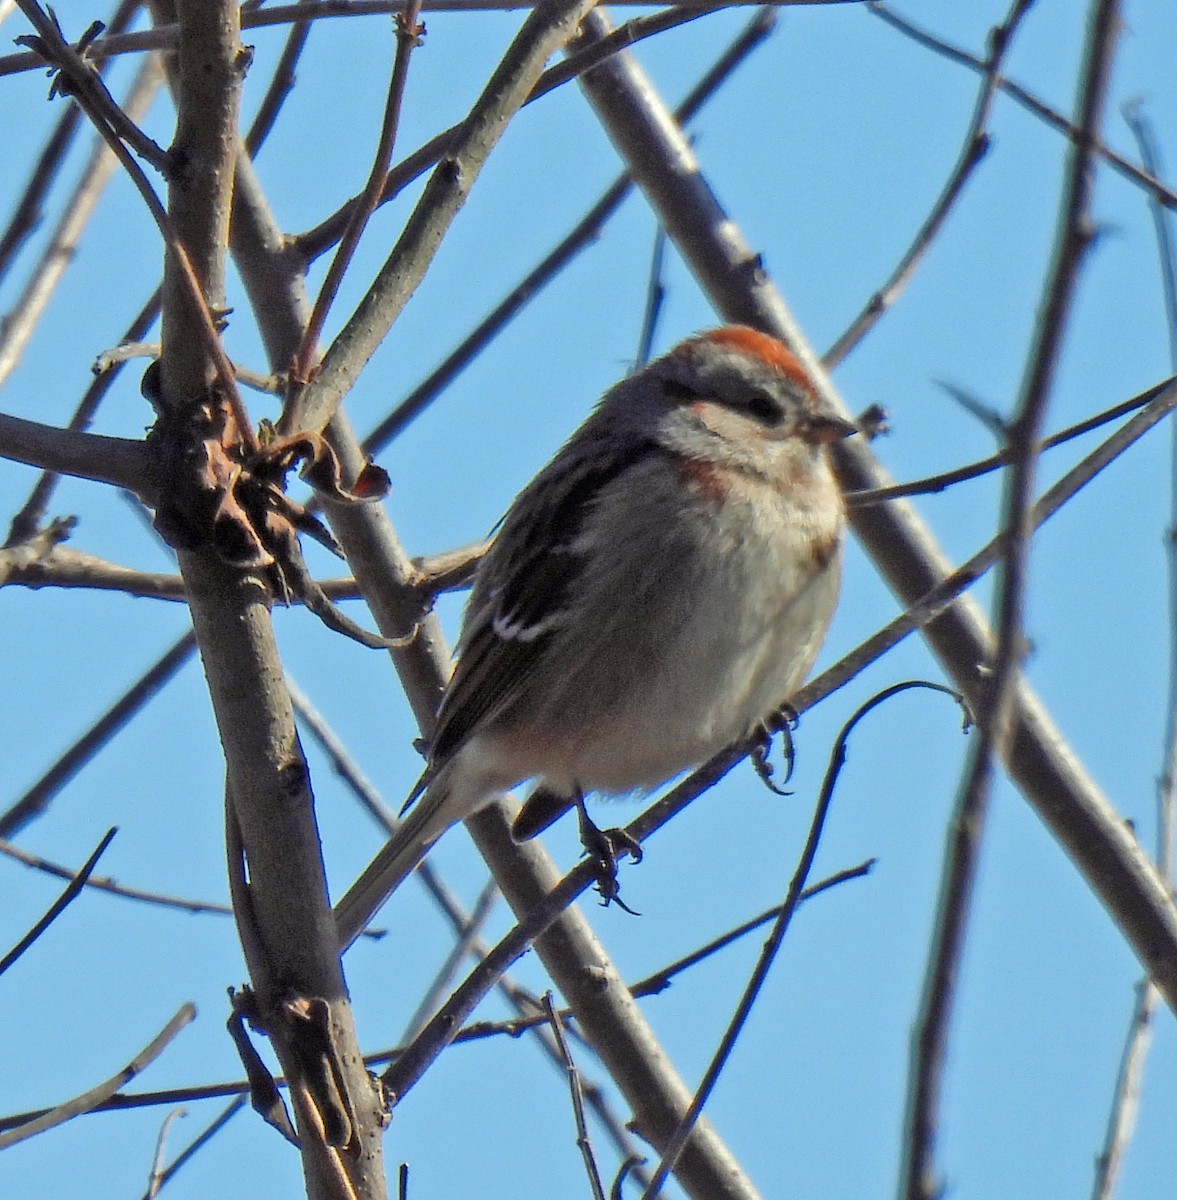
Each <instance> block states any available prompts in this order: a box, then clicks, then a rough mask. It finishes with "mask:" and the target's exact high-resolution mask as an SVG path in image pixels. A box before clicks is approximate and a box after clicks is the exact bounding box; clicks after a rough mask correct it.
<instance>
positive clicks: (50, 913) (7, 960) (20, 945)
mask: <svg viewBox="0 0 1177 1200" xmlns="http://www.w3.org/2000/svg"><path fill="white" fill-rule="evenodd" d="M117 832H118V830H117V829H108V830H107V831H106V834H105V836H104V837H103V838H102V841H100V842H99V843H98V845H97V847H96V848H95V850H94V853H93V854H91V855H90V857H89V858H88V859H86V862H85V863H84V865H83V866H82V869H81V870H80V871H79V872H78V873H77V874H76V875H74V876H73V877H72V878H71V879H70V881H69V885H68V886H67V887H66V889H65V891H64V892H62V893H61V895H60V896H58V897H57V899H56V900H54V902H53V903H52V904H51V905H50V906H49V908H48V910H47V911H46V912H45V915H44V916H43V917H41V919H40V920H39V921H37V923H36V924H35V925H34V926H33V927H32V929H30V930H29V931H28V933H26V934H25V935H24V937H22V938H21V939H20V941H19V942H17V944H16V945H15V946H13V948H12V949H11V950H9V952H8V953H7V954H5V955H4V957H3V958H0V975H3V974H4V972H5V971H7V970H8V968H9V967H11V966H12V964H13V963H14V962H16V960H17V959H18V958H20V956H21V955H22V954H24V952H25V951H26V950H27V949H28V948H29V947H30V946H31V945H32V944H33V943H34V942H35V941H36V940H37V939H38V938H39V937H40V936H41V934H43V933H44V932H45V930H46V929H48V928H49V926H50V925H52V924H53V922H54V921H56V920H57V918H58V917H59V916H61V914H62V913H63V912H64V911H65V910H66V909H67V908H68V907H69V906H70V904H72V903H73V901H74V900H76V899H77V898H78V896H80V895H81V894H82V888H84V887H85V886H86V880H88V879H89V878H90V875H91V873H92V872H93V870H94V868H95V867H96V866H97V865H98V860H99V859H100V858H101V857H102V855H103V853H104V852H105V850H106V847H107V846H109V845H110V843H111V842H112V841H113V839H114V835H115V834H116V833H117Z"/></svg>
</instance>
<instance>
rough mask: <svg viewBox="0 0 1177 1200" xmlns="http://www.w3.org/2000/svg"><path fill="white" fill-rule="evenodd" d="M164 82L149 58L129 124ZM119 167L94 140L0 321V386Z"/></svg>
mask: <svg viewBox="0 0 1177 1200" xmlns="http://www.w3.org/2000/svg"><path fill="white" fill-rule="evenodd" d="M162 82H163V69H162V67H161V65H160V62H159V59H158V58H157V57H155V56H152V57H151V58H148V59H146V60H144V62H143V63H142V64H140V67H139V72H138V74H137V75H136V77H135V80H134V81H133V83H132V84H131V88H130V91H129V92H128V95H127V102H126V104H127V108H126V111H127V113H128V115H129V116H130V117H131V118H132V119H134V118H135V117H137V116H139V115H141V114H143V113H145V112H146V111H147V110H148V108H149V107H150V106H151V103H152V101H153V100H154V99H155V94H156V92H157V91H158V90H159V86H160V84H161V83H162ZM71 107H72V106H71ZM74 111H77V110H76V109H75V110H74ZM117 166H118V160H117V159H116V158H115V157H114V155H113V154H111V152H110V149H109V148H108V147H107V145H106V143H105V142H104V141H102V139H101V138H98V139H97V140H96V144H95V146H94V148H93V150H92V151H91V153H90V156H89V159H88V161H87V163H86V165H85V167H84V168H83V169H82V173H81V176H80V177H79V179H78V182H77V183H76V184H75V185H74V188H73V191H72V192H71V194H70V195H69V197H68V198H67V199H66V202H65V204H64V206H63V208H62V211H61V215H60V216H59V217H58V220H57V224H56V227H55V228H54V230H53V232H52V234H51V235H50V237H49V238H48V240H47V242H46V244H45V247H44V249H43V250H42V252H41V255H40V258H39V259H38V261H37V263H36V265H35V266H34V268H33V269H32V271H30V272H29V276H28V279H27V280H26V282H25V285H24V287H23V288H22V290H21V294H20V296H19V297H18V298H17V301H16V303H15V304H14V305H13V307H12V309H11V310H10V311H9V313H8V314H7V315H6V316H5V317H4V318H3V320H2V321H0V385H2V384H3V383H4V382H5V381H6V380H7V379H8V378H9V377H10V376H11V375H12V372H13V371H14V370H15V369H16V367H17V365H18V364H19V362H20V359H21V356H22V354H23V353H24V351H25V348H26V347H27V346H28V343H29V340H30V338H31V337H32V336H33V331H34V330H35V329H36V326H37V322H38V321H39V320H40V319H41V317H42V315H43V314H44V312H45V310H46V308H47V307H48V305H49V302H50V301H51V300H52V298H53V296H54V295H55V294H56V292H57V288H58V285H59V284H60V283H61V281H62V279H63V278H64V277H65V272H66V270H67V269H68V267H69V266H70V264H71V263H73V262H74V261H75V260H76V258H77V253H78V246H79V244H80V242H81V239H82V235H83V234H84V232H85V230H86V226H87V224H88V223H89V221H90V218H91V217H92V216H93V215H94V212H95V210H96V209H97V206H98V202H99V200H100V199H101V198H102V196H103V194H104V193H105V191H106V187H107V184H108V183H109V182H110V179H111V177H112V176H113V175H114V172H115V168H116V167H117Z"/></svg>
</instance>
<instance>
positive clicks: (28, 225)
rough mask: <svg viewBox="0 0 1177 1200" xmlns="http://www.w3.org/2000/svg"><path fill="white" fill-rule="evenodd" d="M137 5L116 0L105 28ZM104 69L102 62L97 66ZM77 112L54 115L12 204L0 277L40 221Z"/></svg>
mask: <svg viewBox="0 0 1177 1200" xmlns="http://www.w3.org/2000/svg"><path fill="white" fill-rule="evenodd" d="M139 8H140V0H119V4H118V7H117V8H116V9H115V10H114V12H113V13H112V14H111V17H110V20H109V21H108V22H106V28H107V31H108V32H109V33H110V34H113V35H118V34H120V33H122V32H123V31H124V30H125V29H126V28H127V26H128V25H130V23H131V21H132V19H133V18H134V16H135V14H136V13H137V12H138V11H139ZM105 69H106V63H105V62H104V63H103V64H102V66H101V67H100V68H99V70H105ZM81 116H82V114H81V110H80V109H78V108H75V107H73V106H71V107H70V108H68V109H67V110H66V111H65V112H64V113H63V114H62V115H61V117H60V118H58V121H57V124H56V125H55V126H54V129H53V132H52V134H50V136H49V138H48V139H47V140H46V142H45V145H44V148H43V149H42V150H41V153H40V155H39V156H38V158H37V163H36V166H35V167H34V168H33V172H32V174H31V175H30V177H29V181H28V183H27V184H26V185H25V189H24V191H23V192H22V193H21V196H20V199H19V200H17V202H16V204H15V205H14V206H13V209H12V216H11V217H10V218H9V221H8V224H7V225H6V226H5V228H4V232H3V233H2V234H0V279H3V278H4V275H5V273H6V272H7V270H8V268H9V267H10V266H11V265H12V261H13V259H14V258H15V256H16V252H17V251H18V250H19V248H20V246H21V245H22V244H23V242H24V240H25V239H26V238H27V237H28V236H29V234H31V233H32V231H33V230H34V229H35V228H36V227H37V226H38V225H39V224H40V222H41V207H42V205H43V204H44V202H45V198H46V196H47V194H48V192H49V189H50V187H51V185H52V183H53V181H54V179H56V177H57V174H58V171H60V169H61V166H62V163H63V162H64V160H65V155H66V151H67V150H68V149H69V146H70V144H71V143H72V142H73V139H74V136H75V135H76V134H77V132H78V129H79V128H80V125H81Z"/></svg>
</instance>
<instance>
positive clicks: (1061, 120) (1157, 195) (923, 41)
mask: <svg viewBox="0 0 1177 1200" xmlns="http://www.w3.org/2000/svg"><path fill="white" fill-rule="evenodd" d="M866 8H867V11H868V12H870V13H873V14H874V15H875V16H876V17H878V18H879V19H880V20H882V21H885V22H886V23H887V24H888V25H890V26H891V27H892V28H893V29H896V30H898V31H899V32H900V33H902V34H903V35H904V36H905V37H909V38H911V39H912V40H913V41H914V42H916V43H918V44H919V45H921V46H923V47H925V48H926V49H928V50H931V51H932V52H933V53H935V54H940V55H942V56H943V57H944V58H946V59H948V60H949V61H950V62H955V63H958V64H959V65H960V66H963V67H968V68H969V69H970V70H973V71H984V69H985V63H984V62H983V61H982V60H981V59H979V58H977V57H975V56H974V55H972V54H970V53H969V52H968V51H967V50H962V49H961V48H960V47H959V46H953V45H952V44H951V43H949V42H946V41H944V40H943V39H942V38H938V37H936V36H935V35H933V34H931V33H928V32H927V31H926V30H924V29H920V28H919V26H917V25H916V24H915V23H914V22H912V21H909V20H908V19H907V18H906V17H902V16H900V15H899V14H898V13H895V12H892V11H891V10H890V9H889V8H887V7H886V5H884V4H882V3H881V2H880V0H869V3H868V4H867V6H866ZM1000 86H1001V90H1002V91H1003V92H1005V93H1006V95H1008V96H1009V97H1010V99H1012V100H1014V101H1015V102H1016V103H1018V104H1020V105H1021V106H1022V107H1023V108H1024V109H1026V111H1027V112H1029V113H1032V114H1033V115H1034V116H1036V117H1038V118H1039V119H1040V120H1041V121H1043V122H1045V123H1046V124H1047V125H1049V126H1050V128H1051V129H1053V130H1054V131H1055V132H1056V133H1061V134H1062V135H1063V136H1064V137H1066V138H1068V139H1070V140H1071V141H1072V142H1073V141H1075V140H1076V139H1078V138H1079V137H1080V136H1081V133H1080V130H1079V128H1078V126H1077V125H1075V124H1074V123H1073V122H1072V121H1069V120H1068V119H1067V118H1066V117H1065V116H1063V114H1062V113H1060V112H1058V111H1056V110H1055V109H1053V108H1051V107H1050V105H1049V104H1046V103H1045V102H1044V101H1042V100H1040V99H1039V98H1038V97H1037V96H1035V95H1034V94H1033V93H1032V92H1030V91H1028V90H1027V89H1026V88H1024V87H1022V86H1021V84H1019V83H1015V82H1014V81H1013V80H1012V79H1003V80H1002V81H1001V85H1000ZM1092 148H1093V150H1094V152H1095V153H1096V154H1098V155H1099V156H1100V158H1102V159H1103V160H1104V162H1106V163H1107V164H1108V166H1109V167H1111V168H1112V170H1113V171H1116V172H1118V173H1119V174H1120V175H1122V176H1123V177H1124V178H1125V179H1127V180H1128V182H1129V183H1131V184H1134V185H1135V186H1136V187H1140V188H1144V190H1145V191H1147V192H1148V193H1149V194H1150V195H1151V196H1152V197H1153V199H1155V200H1156V201H1157V203H1158V204H1163V205H1164V206H1165V207H1166V208H1177V191H1174V189H1173V188H1171V187H1170V186H1169V185H1168V184H1166V183H1164V182H1163V181H1162V180H1161V179H1159V178H1157V177H1156V175H1155V174H1153V173H1150V172H1149V170H1148V169H1147V167H1146V168H1143V169H1142V168H1141V167H1140V166H1138V165H1137V164H1136V163H1133V162H1130V161H1129V160H1128V159H1126V158H1125V157H1124V156H1123V155H1122V154H1118V153H1117V152H1116V151H1115V150H1113V149H1112V148H1111V147H1110V146H1106V145H1104V143H1103V142H1100V141H1098V140H1097V141H1096V142H1095V143H1094V145H1093V147H1092Z"/></svg>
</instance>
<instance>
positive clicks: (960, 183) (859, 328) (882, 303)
mask: <svg viewBox="0 0 1177 1200" xmlns="http://www.w3.org/2000/svg"><path fill="white" fill-rule="evenodd" d="M1033 3H1034V0H1014V4H1013V7H1012V8H1011V9H1010V11H1009V14H1008V15H1007V16H1006V18H1005V21H1004V22H1003V23H1002V24H1001V25H998V26H997V27H996V28H994V29H993V30H991V31H990V33H989V55H988V57H987V58H986V59H985V66H984V72H983V74H982V78H981V90H980V92H979V94H978V95H977V102H976V105H975V106H974V108H973V116H972V119H971V120H970V121H969V127H968V131H967V132H966V133H965V138H964V145H963V147H962V148H961V152H960V155H959V157H958V158H957V161H956V165H955V166H954V167H953V169H952V174H951V175H950V176H949V177H948V182H947V183H946V184H945V185H944V187H943V189H942V190H941V192H940V195H939V196H938V197H937V199H936V203H935V204H934V205H932V210H931V212H929V213H928V216H927V218H926V219H925V220H924V223H923V224H922V225H921V226H920V228H919V231H918V232H917V233H916V235H915V238H914V239H913V241H912V243H911V245H910V246H909V247H908V248H907V251H906V252H905V253H904V255H903V257H902V258H901V259H900V260H899V263H898V265H897V266H896V267H895V270H894V271H892V273H891V275H890V278H888V280H887V282H886V283H885V284H883V286H882V287H881V288H879V290H878V291H877V292H875V294H874V295H873V296H871V298H870V299H869V300H868V301H867V302H866V305H865V307H864V308H863V310H862V312H860V313H859V314H858V316H857V317H855V318H854V320H853V321H851V322H850V325H849V327H848V328H847V329H846V331H845V332H844V333H843V334H842V335H841V336H840V337H839V338H838V340H837V341H836V342H834V344H833V345H832V346H831V347H830V348H829V350H827V351H826V352H825V354H824V355H822V364H823V365H824V366H825V367H826V369H827V370H831V371H832V370H833V369H834V368H835V367H836V366H837V365H838V364H839V363H841V362H842V361H843V360H844V359H845V357H846V355H848V354H849V353H850V351H851V350H853V349H854V347H855V346H857V345H858V343H859V342H861V341H862V339H863V338H864V337H866V335H867V334H868V333H869V332H870V331H871V329H872V328H874V326H875V324H877V322H878V321H879V318H880V317H882V315H883V313H885V312H886V311H887V309H888V308H890V307H891V305H892V304H894V303H895V301H896V300H897V299H898V298H899V296H900V294H901V293H902V292H903V290H904V289H905V288H906V287H907V285H908V283H910V281H911V278H912V276H913V275H914V274H915V272H916V269H917V268H918V267H919V265H920V263H921V262H922V261H923V259H924V256H925V255H926V254H927V252H928V250H929V249H930V248H931V245H932V243H933V242H934V241H935V239H936V237H937V235H938V234H939V233H940V230H941V229H943V228H944V224H945V222H946V221H947V220H948V217H949V214H950V213H951V212H952V209H953V208H954V207H955V205H956V202H957V200H959V199H960V197H961V195H962V194H963V193H964V189H965V184H967V183H968V181H969V179H970V178H971V177H972V174H973V172H974V171H975V170H976V168H977V167H978V166H979V165H980V162H981V159H983V158H984V157H985V155H986V154H987V153H988V151H989V144H990V143H989V134H988V132H987V126H988V124H989V117H990V114H991V113H992V111H993V101H994V98H995V97H996V95H997V90H998V87H999V85H1000V83H1001V69H1002V66H1003V65H1004V63H1005V57H1006V54H1007V53H1008V52H1009V48H1010V46H1011V45H1012V44H1013V39H1014V34H1015V33H1016V32H1017V27H1018V25H1019V24H1020V23H1021V21H1022V18H1023V17H1024V16H1025V15H1026V13H1027V12H1029V10H1030V5H1031V4H1033Z"/></svg>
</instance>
